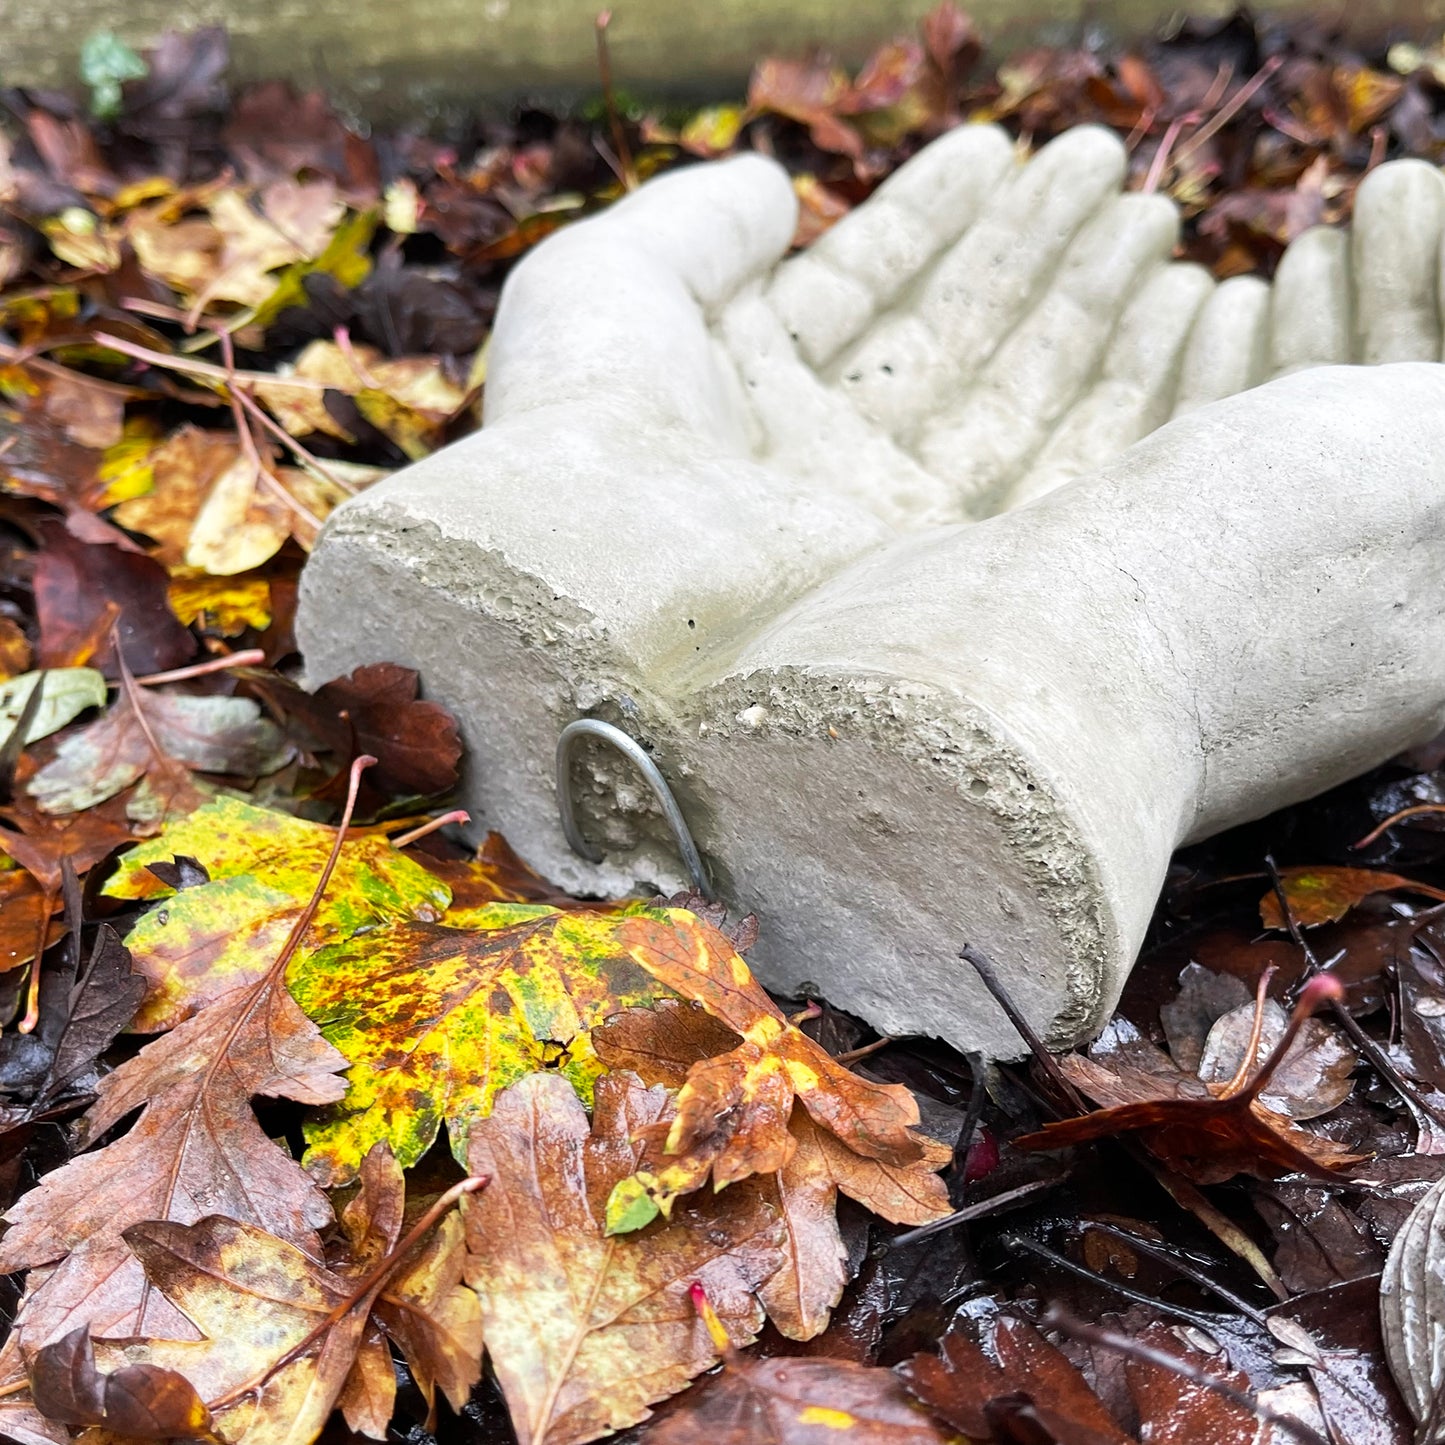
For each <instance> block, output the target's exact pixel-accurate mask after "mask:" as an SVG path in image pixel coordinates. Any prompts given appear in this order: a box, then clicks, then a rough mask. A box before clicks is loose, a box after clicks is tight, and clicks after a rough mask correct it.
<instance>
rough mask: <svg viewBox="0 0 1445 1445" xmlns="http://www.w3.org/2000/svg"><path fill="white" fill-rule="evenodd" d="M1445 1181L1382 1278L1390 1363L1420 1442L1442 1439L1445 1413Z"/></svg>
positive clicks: (1415, 1217) (1419, 1207)
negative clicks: (1444, 1292)
mask: <svg viewBox="0 0 1445 1445" xmlns="http://www.w3.org/2000/svg"><path fill="white" fill-rule="evenodd" d="M1442 1259H1445V1179H1442V1180H1441V1181H1440V1182H1439V1183H1437V1184H1435V1185H1434V1186H1432V1187H1431V1188H1430V1189H1429V1190H1428V1191H1427V1192H1426V1194H1425V1195H1424V1197H1423V1198H1421V1200H1420V1202H1419V1203H1418V1204H1416V1206H1415V1207H1414V1209H1412V1210H1411V1211H1410V1215H1409V1217H1408V1218H1407V1219H1406V1221H1405V1223H1404V1226H1403V1227H1402V1228H1401V1230H1400V1232H1399V1233H1398V1234H1397V1235H1396V1236H1395V1242H1394V1243H1393V1244H1392V1245H1391V1246H1390V1253H1389V1256H1388V1258H1387V1259H1386V1261H1385V1272H1384V1274H1383V1275H1382V1276H1381V1277H1380V1327H1381V1331H1382V1333H1383V1335H1384V1341H1385V1358H1386V1360H1387V1361H1388V1362H1389V1365H1390V1373H1391V1374H1392V1375H1393V1376H1394V1377H1395V1383H1396V1385H1398V1386H1399V1388H1400V1394H1401V1395H1402V1396H1403V1397H1404V1400H1405V1404H1406V1405H1408V1406H1409V1408H1410V1413H1411V1414H1412V1415H1413V1416H1414V1417H1415V1421H1416V1423H1417V1425H1418V1426H1419V1430H1418V1433H1417V1435H1416V1439H1417V1440H1421V1441H1426V1440H1436V1439H1438V1438H1439V1434H1440V1427H1441V1423H1442V1418H1445V1416H1442V1412H1445V1311H1442V1309H1441V1307H1440V1290H1441V1282H1442V1280H1445V1268H1442Z"/></svg>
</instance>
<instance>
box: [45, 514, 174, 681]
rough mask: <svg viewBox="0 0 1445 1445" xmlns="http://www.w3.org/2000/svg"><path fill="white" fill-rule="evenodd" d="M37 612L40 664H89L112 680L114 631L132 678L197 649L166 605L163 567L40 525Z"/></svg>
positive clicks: (159, 669) (61, 529)
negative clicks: (40, 543)
mask: <svg viewBox="0 0 1445 1445" xmlns="http://www.w3.org/2000/svg"><path fill="white" fill-rule="evenodd" d="M35 610H36V614H37V616H38V618H39V621H40V647H39V654H38V659H37V660H38V661H39V663H40V666H41V667H75V666H83V665H86V664H89V665H91V666H93V667H98V668H99V669H100V670H101V671H102V672H104V673H105V674H106V675H107V676H112V677H113V676H115V675H116V661H115V658H114V656H113V649H112V645H111V634H112V631H117V632H118V633H119V636H120V650H121V656H122V657H123V658H124V659H125V662H126V665H127V666H128V667H129V668H130V670H131V671H132V672H134V673H138V674H142V673H149V672H164V671H165V670H167V669H168V668H173V667H179V666H180V665H181V664H182V663H183V662H187V661H189V660H190V658H191V656H192V655H193V654H194V652H195V650H196V641H195V638H193V637H192V636H191V634H190V633H189V632H188V631H187V630H186V629H185V628H184V627H182V626H181V624H180V622H179V620H178V619H177V618H176V616H175V614H174V613H172V611H171V610H170V606H169V604H168V602H167V600H166V571H165V568H164V567H162V566H160V564H159V563H157V562H153V561H152V560H151V559H150V558H149V557H143V556H141V555H139V554H138V553H135V552H127V551H123V550H122V549H121V548H119V547H111V546H104V545H95V544H91V543H87V542H81V541H78V540H77V539H76V538H75V537H72V536H71V535H70V533H69V532H68V531H66V530H65V528H64V527H60V526H55V525H53V524H52V525H49V526H47V527H45V528H44V530H43V545H42V546H41V549H40V551H39V553H37V555H36V558H35Z"/></svg>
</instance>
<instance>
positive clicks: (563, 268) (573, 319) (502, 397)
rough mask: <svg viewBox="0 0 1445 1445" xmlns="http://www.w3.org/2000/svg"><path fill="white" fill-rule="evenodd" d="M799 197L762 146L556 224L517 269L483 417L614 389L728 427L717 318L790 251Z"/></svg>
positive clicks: (694, 420)
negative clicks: (712, 331)
mask: <svg viewBox="0 0 1445 1445" xmlns="http://www.w3.org/2000/svg"><path fill="white" fill-rule="evenodd" d="M796 222H797V200H796V197H795V196H794V194H793V188H792V185H791V183H790V182H789V180H788V176H787V173H786V172H785V171H784V170H783V168H782V167H781V166H779V165H778V164H777V163H776V162H774V161H771V160H768V159H766V158H764V157H762V156H740V157H738V158H736V159H734V160H728V161H714V162H708V163H705V164H702V165H697V166H692V167H689V168H688V169H686V170H683V171H678V172H675V173H672V174H669V175H666V176H662V177H659V178H658V179H657V180H654V181H649V182H648V183H647V184H646V185H644V186H643V187H642V188H641V189H640V190H638V191H637V192H636V193H635V194H634V195H631V196H629V197H627V198H626V199H625V200H623V201H619V202H618V203H617V204H616V205H615V206H613V207H612V208H611V209H610V210H607V211H605V212H603V213H602V214H601V215H600V216H597V217H595V218H593V219H591V220H587V221H582V222H580V223H578V224H577V225H575V226H571V227H569V228H568V229H566V230H565V231H561V232H559V233H558V234H556V235H554V236H551V237H549V238H548V239H547V240H546V241H544V242H543V243H542V244H541V245H540V246H538V247H537V249H536V250H535V251H534V252H533V253H532V254H531V255H530V256H528V257H527V259H526V260H525V261H523V262H522V264H521V265H520V266H518V267H517V269H516V270H515V271H514V272H513V273H512V275H511V277H510V278H509V279H508V281H507V284H506V287H505V288H504V290H503V293H502V300H501V304H500V306H499V308H498V313H497V324H496V328H495V333H494V335H495V340H494V342H493V347H492V354H491V357H490V360H489V365H488V376H487V392H486V421H487V423H488V424H492V423H494V422H496V421H498V420H501V419H502V418H503V417H506V416H512V415H519V414H521V413H522V412H526V411H534V410H537V409H539V408H541V407H551V406H556V405H559V404H569V403H577V402H585V403H593V402H595V401H596V400H597V399H598V398H601V397H605V398H606V400H607V402H608V406H609V410H611V411H613V412H614V414H615V413H616V412H617V410H618V409H619V408H628V409H630V410H634V411H636V412H638V414H639V418H641V417H645V418H646V420H647V421H648V422H649V423H651V424H668V423H674V424H678V423H680V424H684V425H686V426H688V427H690V428H692V429H700V430H705V431H717V430H719V429H722V430H723V431H731V430H732V423H733V420H734V419H733V418H731V417H730V415H729V413H730V412H731V411H732V410H733V407H732V403H731V401H730V392H729V383H728V381H727V379H726V375H725V373H724V371H723V370H722V369H721V368H720V367H719V365H718V362H717V357H716V353H715V349H714V346H713V343H712V339H711V337H710V335H709V332H708V320H709V317H710V316H711V314H712V313H714V312H715V311H716V310H717V309H718V308H719V307H720V306H722V305H723V303H724V302H726V301H727V300H728V299H729V298H730V297H731V296H733V295H734V294H735V293H736V292H737V291H738V289H739V288H740V287H742V286H744V285H745V284H746V283H747V282H749V281H750V280H752V279H753V278H755V277H757V276H760V275H762V274H764V273H765V272H767V271H768V270H769V269H770V268H771V267H772V266H773V265H775V264H776V263H777V261H778V260H779V258H780V257H781V256H782V255H783V253H784V252H785V251H786V250H787V248H788V244H789V242H790V240H791V239H792V235H793V230H794V227H795V225H796Z"/></svg>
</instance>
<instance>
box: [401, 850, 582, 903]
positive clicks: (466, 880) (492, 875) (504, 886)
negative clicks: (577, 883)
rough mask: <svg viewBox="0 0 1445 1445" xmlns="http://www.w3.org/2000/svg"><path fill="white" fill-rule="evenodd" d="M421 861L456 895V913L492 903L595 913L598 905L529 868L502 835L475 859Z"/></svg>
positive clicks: (426, 857)
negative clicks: (554, 883)
mask: <svg viewBox="0 0 1445 1445" xmlns="http://www.w3.org/2000/svg"><path fill="white" fill-rule="evenodd" d="M417 862H418V863H420V864H421V865H422V867H423V868H425V869H426V870H427V871H428V872H430V873H434V874H436V876H437V877H438V878H440V879H441V880H442V881H443V882H444V883H445V884H446V885H447V887H448V888H450V889H451V893H452V911H453V913H454V914H456V913H465V912H467V911H469V910H471V909H476V908H484V907H486V906H488V905H489V904H492V903H545V904H546V905H547V906H548V907H549V908H562V909H568V908H570V909H586V910H589V911H595V910H596V909H597V907H598V905H597V904H596V903H593V902H588V901H583V900H579V899H576V898H573V897H572V896H571V895H570V894H567V893H563V892H562V891H561V890H560V889H558V888H556V887H554V886H553V885H552V884H551V883H548V882H547V880H546V879H545V878H543V877H542V875H541V874H540V873H537V872H535V871H534V870H533V869H531V868H530V867H528V866H527V864H526V863H525V862H523V860H522V859H521V858H519V857H518V856H517V855H516V853H514V852H513V851H512V848H511V845H510V844H509V843H508V842H507V840H506V839H505V838H503V837H502V835H501V834H500V833H488V834H487V836H486V837H485V838H483V839H482V842H481V846H480V847H478V849H477V851H476V854H475V856H474V857H472V858H434V857H432V856H430V855H429V854H424V853H423V854H418V856H417Z"/></svg>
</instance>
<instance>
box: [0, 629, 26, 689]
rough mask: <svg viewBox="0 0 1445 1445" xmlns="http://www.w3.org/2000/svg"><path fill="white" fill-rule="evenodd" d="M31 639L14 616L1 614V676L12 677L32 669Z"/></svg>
mask: <svg viewBox="0 0 1445 1445" xmlns="http://www.w3.org/2000/svg"><path fill="white" fill-rule="evenodd" d="M31 661H32V655H31V651H30V639H29V638H28V637H26V635H25V632H24V629H23V628H22V627H21V626H20V624H19V623H18V622H16V621H15V620H14V619H13V618H10V617H4V616H0V678H5V679H12V678H16V677H19V676H21V675H22V674H23V673H25V672H28V671H29V670H30V664H31Z"/></svg>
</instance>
